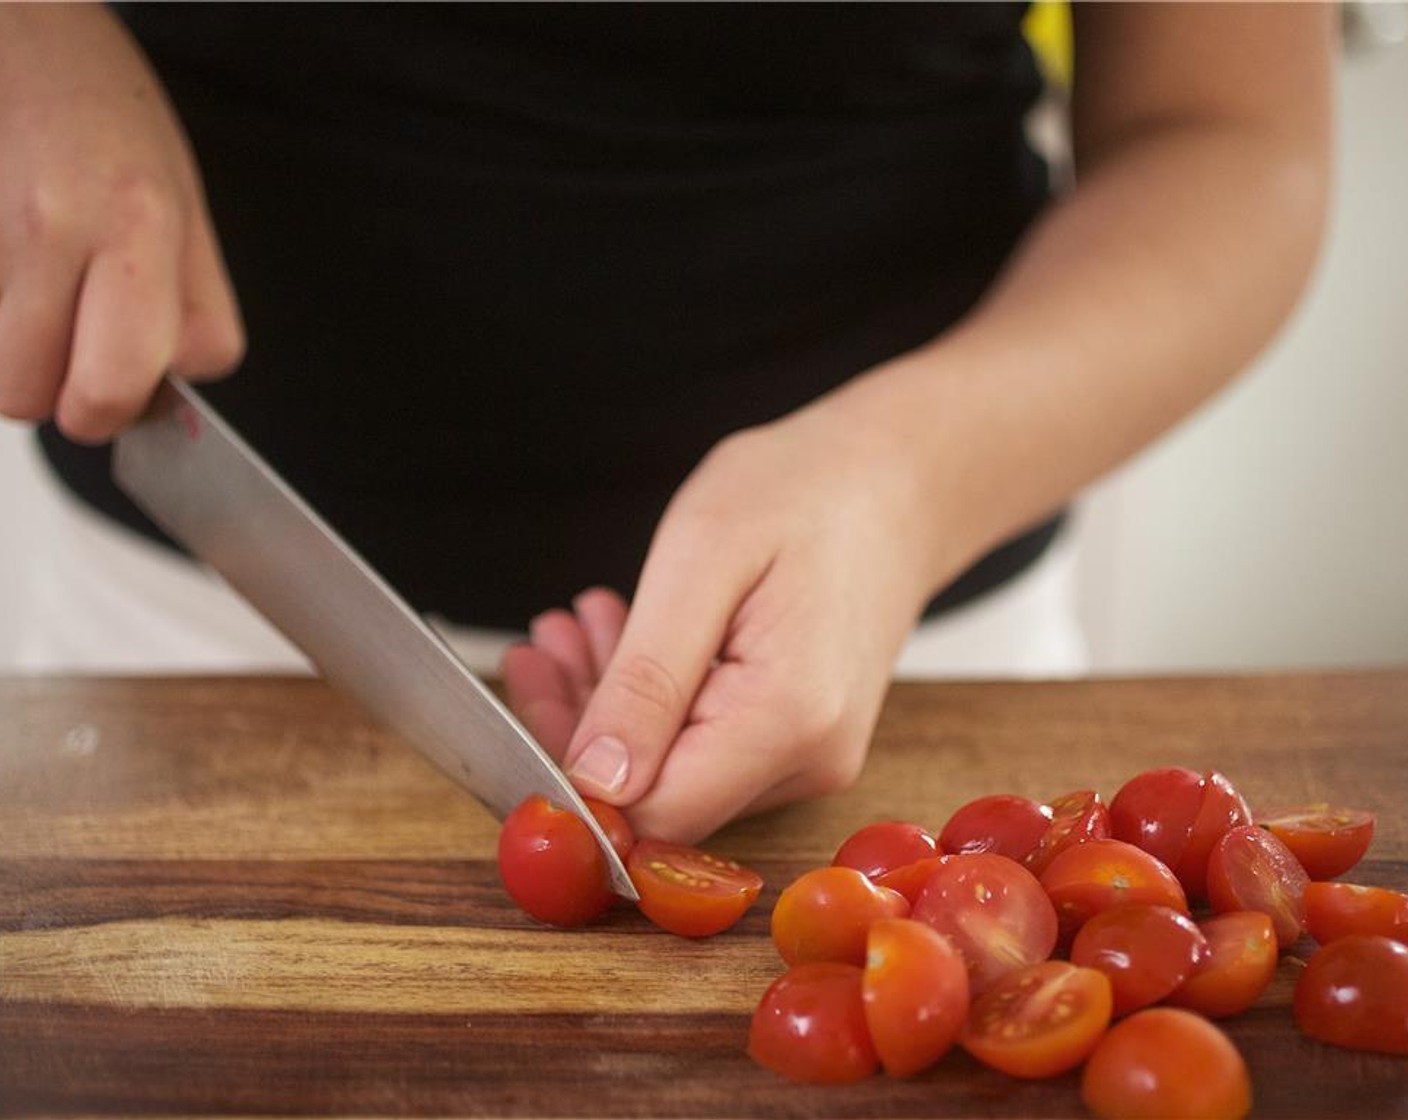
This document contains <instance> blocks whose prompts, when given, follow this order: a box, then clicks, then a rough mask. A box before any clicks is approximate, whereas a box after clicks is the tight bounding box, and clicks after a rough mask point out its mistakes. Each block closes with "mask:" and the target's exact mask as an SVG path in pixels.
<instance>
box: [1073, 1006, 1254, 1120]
mask: <svg viewBox="0 0 1408 1120" xmlns="http://www.w3.org/2000/svg"><path fill="white" fill-rule="evenodd" d="M1080 1095H1081V1099H1082V1100H1083V1101H1084V1102H1085V1105H1086V1107H1087V1108H1089V1109H1090V1111H1091V1112H1093V1113H1095V1115H1096V1116H1099V1117H1102V1118H1106V1120H1146V1118H1147V1120H1169V1118H1170V1117H1178V1118H1179V1120H1240V1117H1243V1116H1246V1115H1247V1113H1248V1112H1250V1111H1251V1107H1252V1083H1251V1077H1250V1075H1249V1074H1248V1073H1247V1066H1246V1063H1245V1062H1244V1061H1243V1060H1242V1055H1241V1054H1240V1053H1238V1051H1237V1047H1236V1046H1235V1045H1234V1044H1233V1042H1232V1040H1231V1039H1230V1038H1228V1037H1227V1035H1225V1034H1224V1033H1223V1032H1222V1031H1221V1030H1219V1029H1218V1028H1217V1027H1215V1026H1214V1025H1213V1024H1212V1023H1210V1022H1208V1020H1206V1019H1204V1018H1203V1017H1202V1016H1201V1015H1195V1014H1193V1013H1192V1012H1191V1011H1184V1010H1182V1009H1181V1008H1177V1007H1150V1008H1147V1009H1145V1010H1144V1011H1139V1012H1136V1013H1135V1014H1133V1015H1131V1016H1130V1017H1129V1018H1128V1019H1123V1020H1121V1021H1120V1022H1118V1023H1116V1024H1115V1025H1114V1026H1113V1027H1111V1028H1110V1030H1109V1032H1108V1033H1107V1034H1106V1035H1105V1037H1104V1038H1103V1039H1101V1040H1100V1044H1099V1045H1098V1046H1097V1047H1096V1048H1095V1052H1094V1053H1093V1054H1091V1055H1090V1060H1089V1061H1087V1062H1086V1063H1085V1070H1084V1072H1083V1073H1082V1075H1081V1094H1080Z"/></svg>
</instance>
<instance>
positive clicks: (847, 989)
mask: <svg viewBox="0 0 1408 1120" xmlns="http://www.w3.org/2000/svg"><path fill="white" fill-rule="evenodd" d="M748 1054H749V1056H750V1057H751V1058H752V1059H753V1060H754V1061H755V1062H757V1063H758V1064H759V1065H762V1066H765V1067H766V1068H767V1069H770V1070H772V1071H773V1072H774V1073H777V1074H781V1075H782V1076H783V1077H787V1078H791V1079H792V1080H793V1081H804V1082H810V1083H813V1084H841V1083H844V1082H848V1081H859V1080H861V1079H862V1078H865V1077H869V1076H870V1075H871V1074H872V1073H874V1072H875V1068H876V1066H877V1064H878V1061H879V1060H878V1058H877V1057H876V1054H875V1047H874V1046H873V1045H872V1043H871V1041H870V1030H869V1028H868V1027H867V1026H866V1022H865V1003H864V1000H863V998H862V995H861V970H860V968H858V967H857V966H856V965H853V964H841V963H839V962H836V961H813V962H810V963H808V964H800V965H797V966H796V967H795V968H793V969H791V970H789V971H788V972H787V973H785V974H784V975H783V976H780V977H779V978H778V979H777V980H775V981H773V983H772V985H771V986H770V987H769V988H768V990H767V991H766V992H765V993H764V994H763V998H762V1000H761V1001H759V1003H758V1007H757V1010H755V1011H754V1012H753V1020H752V1023H751V1024H750V1025H749V1028H748Z"/></svg>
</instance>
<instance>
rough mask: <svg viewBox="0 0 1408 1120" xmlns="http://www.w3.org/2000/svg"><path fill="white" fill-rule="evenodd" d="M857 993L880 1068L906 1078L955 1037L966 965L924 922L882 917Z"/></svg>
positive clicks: (964, 1001)
mask: <svg viewBox="0 0 1408 1120" xmlns="http://www.w3.org/2000/svg"><path fill="white" fill-rule="evenodd" d="M861 996H862V998H863V999H864V1000H865V1021H866V1023H867V1025H868V1026H869V1027H870V1039H871V1042H873V1043H874V1045H875V1051H876V1053H877V1054H879V1055H880V1062H881V1064H882V1065H883V1066H884V1067H885V1072H886V1073H888V1074H890V1076H892V1077H908V1076H909V1075H910V1074H914V1073H918V1072H919V1071H920V1070H922V1069H926V1068H928V1067H929V1066H931V1065H933V1064H934V1063H935V1062H936V1061H938V1060H939V1059H940V1058H941V1057H943V1056H944V1054H946V1053H947V1052H948V1049H949V1047H950V1046H952V1045H953V1043H954V1040H955V1039H956V1038H957V1037H958V1031H959V1028H961V1027H962V1026H963V1020H964V1019H965V1018H967V1016H968V968H967V966H966V965H965V964H964V963H963V958H962V957H961V956H960V955H959V953H958V950H957V949H955V948H954V947H953V943H952V942H951V941H949V939H948V938H947V937H945V936H943V934H941V933H938V932H937V931H935V930H933V929H931V928H930V927H928V926H926V925H925V924H924V923H923V922H916V921H912V920H911V919H909V918H882V919H881V920H880V921H878V922H876V923H874V924H873V925H872V926H871V927H870V936H869V938H868V940H867V942H866V954H865V974H864V976H863V978H862V980H861Z"/></svg>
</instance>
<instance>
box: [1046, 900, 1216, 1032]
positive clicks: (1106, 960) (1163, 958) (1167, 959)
mask: <svg viewBox="0 0 1408 1120" xmlns="http://www.w3.org/2000/svg"><path fill="white" fill-rule="evenodd" d="M1210 954H1211V950H1210V949H1209V947H1208V941H1207V938H1206V937H1204V936H1203V933H1202V931H1201V930H1199V929H1198V927H1197V926H1195V925H1194V924H1193V920H1192V919H1191V918H1189V917H1188V916H1187V915H1186V914H1180V913H1179V912H1178V911H1177V910H1171V909H1169V907H1167V906H1147V905H1144V904H1142V903H1127V904H1125V905H1123V906H1114V907H1111V908H1110V909H1109V910H1102V911H1101V912H1100V913H1098V914H1096V915H1095V916H1094V917H1093V918H1091V919H1090V921H1088V922H1086V923H1085V925H1083V926H1081V928H1080V932H1078V933H1077V934H1076V937H1075V941H1074V942H1073V943H1072V944H1071V963H1072V964H1078V965H1081V966H1082V967H1084V968H1094V969H1097V970H1099V971H1100V972H1103V973H1104V974H1105V975H1106V976H1107V977H1109V979H1110V991H1111V995H1112V996H1113V998H1114V1014H1115V1016H1116V1017H1117V1018H1118V1017H1121V1016H1124V1015H1128V1014H1129V1013H1130V1012H1131V1011H1137V1010H1139V1008H1141V1007H1148V1006H1149V1005H1150V1004H1151V1003H1157V1002H1158V1001H1159V1000H1161V999H1163V998H1164V997H1165V996H1167V995H1168V994H1169V993H1170V992H1172V991H1173V990H1174V989H1175V988H1177V987H1178V986H1179V985H1180V984H1182V983H1183V982H1184V981H1185V980H1187V979H1188V977H1189V976H1190V975H1192V973H1193V971H1194V970H1195V969H1196V968H1197V967H1198V966H1199V965H1200V964H1202V963H1203V962H1204V961H1205V960H1206V959H1207V958H1208V957H1209V956H1210Z"/></svg>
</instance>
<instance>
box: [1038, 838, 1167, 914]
mask: <svg viewBox="0 0 1408 1120" xmlns="http://www.w3.org/2000/svg"><path fill="white" fill-rule="evenodd" d="M1041 885H1042V887H1043V888H1045V890H1046V893H1047V895H1049V896H1050V898H1051V901H1052V903H1053V904H1054V905H1055V907H1056V913H1057V916H1058V917H1059V918H1060V923H1061V935H1062V937H1066V938H1069V937H1073V936H1074V935H1075V932H1076V930H1078V929H1080V927H1081V926H1083V925H1084V924H1085V923H1086V922H1087V921H1089V920H1090V919H1091V918H1092V917H1094V916H1095V915H1096V914H1098V913H1099V912H1100V911H1101V910H1108V909H1109V908H1110V907H1112V906H1118V905H1120V904H1121V903H1126V902H1143V903H1147V904H1149V905H1150V906H1168V907H1170V908H1172V909H1174V910H1177V911H1179V912H1180V913H1182V914H1186V913H1188V899H1187V898H1186V897H1185V896H1184V894H1183V888H1182V887H1181V886H1179V883H1178V880H1177V879H1175V878H1174V877H1173V872H1172V871H1170V870H1169V869H1168V868H1167V867H1165V866H1164V865H1163V864H1162V863H1160V862H1159V861H1158V860H1156V859H1155V858H1154V857H1153V856H1151V855H1150V854H1149V853H1148V852H1146V851H1145V850H1144V849H1143V848H1136V847H1135V846H1134V845H1133V844H1126V843H1125V842H1124V841H1123V840H1087V841H1086V842H1085V843H1084V844H1077V845H1075V846H1074V847H1071V848H1067V849H1066V850H1065V851H1063V852H1061V853H1059V854H1058V855H1057V856H1056V858H1055V859H1053V860H1052V861H1051V866H1049V867H1048V868H1047V869H1046V871H1045V872H1044V873H1043V874H1042V876H1041Z"/></svg>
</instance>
